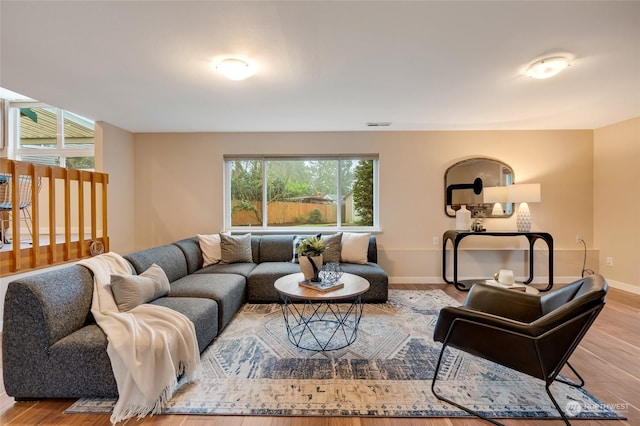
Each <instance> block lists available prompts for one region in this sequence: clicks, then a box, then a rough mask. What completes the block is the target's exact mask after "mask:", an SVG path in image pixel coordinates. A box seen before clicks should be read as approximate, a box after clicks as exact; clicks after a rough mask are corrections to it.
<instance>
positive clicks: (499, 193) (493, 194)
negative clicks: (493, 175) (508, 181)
mask: <svg viewBox="0 0 640 426" xmlns="http://www.w3.org/2000/svg"><path fill="white" fill-rule="evenodd" d="M482 202H483V203H487V204H493V210H492V211H491V214H492V215H494V216H502V215H504V209H503V207H502V203H506V202H507V187H506V186H489V187H485V188H483V189H482Z"/></svg>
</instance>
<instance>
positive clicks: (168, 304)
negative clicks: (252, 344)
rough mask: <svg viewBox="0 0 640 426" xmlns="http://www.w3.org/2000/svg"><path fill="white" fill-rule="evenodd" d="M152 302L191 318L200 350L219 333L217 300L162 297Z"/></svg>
mask: <svg viewBox="0 0 640 426" xmlns="http://www.w3.org/2000/svg"><path fill="white" fill-rule="evenodd" d="M151 304H153V305H158V306H164V307H165V308H170V309H173V310H174V311H178V312H180V313H181V314H183V315H184V316H186V317H187V318H189V319H190V320H191V322H192V323H193V325H194V328H195V329H196V338H197V339H198V349H199V350H200V352H202V351H204V350H205V349H206V348H207V346H209V343H211V342H212V341H213V339H214V337H216V336H217V335H218V331H219V330H218V304H217V303H216V301H215V300H211V299H207V298H196V297H161V298H159V299H156V300H154V301H153V302H151Z"/></svg>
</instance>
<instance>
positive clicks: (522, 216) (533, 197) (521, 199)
mask: <svg viewBox="0 0 640 426" xmlns="http://www.w3.org/2000/svg"><path fill="white" fill-rule="evenodd" d="M507 200H508V201H509V202H511V203H520V207H518V214H517V216H516V226H517V229H518V232H529V231H530V230H531V212H530V211H529V205H528V204H527V203H539V202H540V184H539V183H525V184H519V185H509V186H507Z"/></svg>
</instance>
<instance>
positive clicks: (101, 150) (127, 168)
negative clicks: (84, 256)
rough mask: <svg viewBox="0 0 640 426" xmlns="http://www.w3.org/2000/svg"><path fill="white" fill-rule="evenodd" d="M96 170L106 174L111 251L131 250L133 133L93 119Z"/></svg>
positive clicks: (132, 244) (122, 252) (132, 229)
mask: <svg viewBox="0 0 640 426" xmlns="http://www.w3.org/2000/svg"><path fill="white" fill-rule="evenodd" d="M95 137H96V170H97V171H99V172H103V173H108V174H109V186H108V199H107V214H108V218H109V222H108V224H107V225H108V233H109V245H110V247H109V248H110V249H111V250H112V251H115V252H118V253H121V254H125V253H129V252H131V251H133V249H134V247H135V243H134V229H135V228H134V224H135V212H134V205H135V196H134V194H135V192H134V191H135V186H134V167H135V155H134V149H133V140H134V138H133V134H132V133H129V132H127V131H125V130H122V129H120V128H118V127H115V126H112V125H110V124H107V123H104V122H98V123H96V136H95Z"/></svg>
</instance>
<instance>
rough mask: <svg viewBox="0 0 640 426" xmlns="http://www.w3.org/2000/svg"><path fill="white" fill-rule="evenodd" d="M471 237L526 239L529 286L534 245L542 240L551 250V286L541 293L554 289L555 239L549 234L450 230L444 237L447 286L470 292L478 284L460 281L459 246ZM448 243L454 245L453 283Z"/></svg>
mask: <svg viewBox="0 0 640 426" xmlns="http://www.w3.org/2000/svg"><path fill="white" fill-rule="evenodd" d="M469 236H474V237H475V236H477V237H482V236H490V237H520V236H522V237H525V238H526V239H527V241H529V278H528V279H527V280H526V281H524V284H529V283H530V282H531V281H532V280H533V245H534V244H535V242H536V241H538V240H542V241H544V242H545V243H546V244H547V247H548V248H549V284H548V285H547V287H546V288H544V289H542V290H540V291H549V290H551V288H552V287H553V237H552V236H551V234H549V233H548V232H471V231H456V230H449V231H446V232H445V233H444V235H443V236H442V278H443V279H444V281H445V282H446V283H447V284H453V285H454V286H455V287H456V288H457V289H458V290H461V291H469V289H470V288H471V286H472V285H473V284H474V283H476V282H478V280H475V281H473V282H463V281H458V246H459V245H460V241H462V240H463V239H464V238H466V237H469ZM447 241H451V243H452V244H453V281H451V280H449V279H448V278H447Z"/></svg>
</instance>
